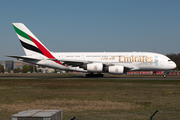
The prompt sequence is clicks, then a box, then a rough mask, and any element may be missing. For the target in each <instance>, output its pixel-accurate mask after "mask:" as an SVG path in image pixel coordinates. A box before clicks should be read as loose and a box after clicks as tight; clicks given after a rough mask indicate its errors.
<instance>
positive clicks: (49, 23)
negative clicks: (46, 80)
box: [0, 0, 180, 60]
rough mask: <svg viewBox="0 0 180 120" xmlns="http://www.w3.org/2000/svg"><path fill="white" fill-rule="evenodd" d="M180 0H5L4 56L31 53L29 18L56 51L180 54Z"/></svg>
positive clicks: (1, 20)
mask: <svg viewBox="0 0 180 120" xmlns="http://www.w3.org/2000/svg"><path fill="white" fill-rule="evenodd" d="M179 6H180V0H2V1H0V60H11V58H7V57H5V55H25V53H24V51H23V49H22V47H21V44H20V42H19V40H18V38H17V36H16V34H15V31H14V29H13V27H12V24H11V23H13V22H22V23H24V24H25V25H26V26H27V27H28V28H29V29H30V30H31V31H32V32H33V33H34V35H35V36H36V37H37V38H38V39H39V40H40V41H41V42H42V43H43V44H44V45H45V46H46V47H47V48H48V49H49V50H51V51H53V52H103V51H106V52H132V51H144V52H157V53H162V54H165V55H166V54H169V53H180V40H179V39H180V7H179Z"/></svg>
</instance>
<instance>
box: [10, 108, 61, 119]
mask: <svg viewBox="0 0 180 120" xmlns="http://www.w3.org/2000/svg"><path fill="white" fill-rule="evenodd" d="M62 119H63V112H62V110H39V109H30V110H26V111H22V112H19V113H18V114H14V115H12V120H62Z"/></svg>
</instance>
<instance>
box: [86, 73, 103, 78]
mask: <svg viewBox="0 0 180 120" xmlns="http://www.w3.org/2000/svg"><path fill="white" fill-rule="evenodd" d="M103 76H104V74H93V73H90V74H86V77H87V78H92V77H103Z"/></svg>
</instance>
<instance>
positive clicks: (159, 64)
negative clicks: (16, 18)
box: [28, 52, 176, 72]
mask: <svg viewBox="0 0 180 120" xmlns="http://www.w3.org/2000/svg"><path fill="white" fill-rule="evenodd" d="M52 54H53V56H54V57H55V58H56V59H58V60H62V63H63V61H64V60H65V61H67V60H70V61H82V62H84V63H86V62H91V61H92V62H93V63H103V64H105V65H110V66H112V65H113V66H123V67H125V68H128V69H127V70H126V71H158V70H163V71H167V70H170V69H174V68H175V67H176V64H175V63H174V62H173V61H171V60H170V59H169V58H168V57H166V56H165V55H162V54H158V53H150V52H59V53H55V52H53V53H52ZM28 62H29V61H28ZM31 62H32V61H31ZM35 64H38V65H42V66H47V67H51V68H56V69H61V70H70V71H81V72H87V70H84V69H83V68H80V67H72V66H66V64H65V65H60V64H57V63H56V62H54V61H52V60H49V59H48V58H42V60H41V61H38V62H36V63H35Z"/></svg>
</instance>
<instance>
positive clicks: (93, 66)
mask: <svg viewBox="0 0 180 120" xmlns="http://www.w3.org/2000/svg"><path fill="white" fill-rule="evenodd" d="M87 71H88V72H102V71H103V64H102V63H90V64H87Z"/></svg>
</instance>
